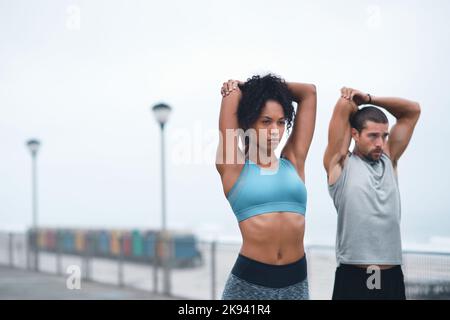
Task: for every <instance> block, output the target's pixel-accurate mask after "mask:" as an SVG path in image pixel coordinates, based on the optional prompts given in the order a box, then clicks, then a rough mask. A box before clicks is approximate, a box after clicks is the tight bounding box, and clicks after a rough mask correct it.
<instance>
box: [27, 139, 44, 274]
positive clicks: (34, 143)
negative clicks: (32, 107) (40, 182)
mask: <svg viewBox="0 0 450 320" xmlns="http://www.w3.org/2000/svg"><path fill="white" fill-rule="evenodd" d="M26 145H27V147H28V149H29V150H30V153H31V161H32V178H31V182H32V212H33V216H32V230H33V232H32V235H33V238H32V239H33V241H34V270H35V271H38V268H39V255H38V248H37V245H38V243H37V228H38V208H37V172H36V171H37V170H36V159H37V153H38V151H39V147H40V146H41V142H40V141H39V140H36V139H31V140H28V141H27V143H26Z"/></svg>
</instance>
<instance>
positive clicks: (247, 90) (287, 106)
mask: <svg viewBox="0 0 450 320" xmlns="http://www.w3.org/2000/svg"><path fill="white" fill-rule="evenodd" d="M239 88H240V89H241V92H242V96H241V99H240V101H239V106H238V111H237V117H238V121H239V126H240V128H242V129H243V130H244V131H245V130H247V129H249V128H250V127H251V126H252V125H253V124H254V123H255V122H256V120H257V119H258V117H259V116H260V114H261V110H262V109H263V107H264V106H265V104H266V102H267V101H268V100H274V101H276V102H278V103H279V104H280V105H281V106H282V107H283V111H284V117H285V119H286V129H287V132H288V133H289V129H290V128H291V126H292V121H293V119H294V116H295V111H294V107H293V105H292V102H293V99H292V95H291V93H290V91H289V89H288V87H287V84H286V81H285V80H284V79H281V78H280V77H277V76H275V75H273V74H267V75H265V76H263V77H261V76H259V75H255V76H253V77H251V78H249V79H247V81H246V82H245V83H243V84H241V85H239Z"/></svg>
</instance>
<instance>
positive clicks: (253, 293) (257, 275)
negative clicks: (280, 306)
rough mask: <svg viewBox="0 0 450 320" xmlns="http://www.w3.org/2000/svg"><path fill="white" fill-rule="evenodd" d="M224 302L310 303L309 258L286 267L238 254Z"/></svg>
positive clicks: (226, 288) (228, 281)
mask: <svg viewBox="0 0 450 320" xmlns="http://www.w3.org/2000/svg"><path fill="white" fill-rule="evenodd" d="M222 299H223V300H255V299H257V300H308V299H309V293H308V279H307V264H306V257H305V256H304V257H303V258H301V259H299V260H298V261H296V262H293V263H289V264H285V265H272V264H267V263H263V262H260V261H256V260H253V259H251V258H248V257H246V256H243V255H241V254H239V256H238V258H237V260H236V262H235V264H234V266H233V270H232V271H231V274H230V276H229V277H228V280H227V283H226V284H225V289H224V291H223V294H222Z"/></svg>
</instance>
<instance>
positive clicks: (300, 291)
mask: <svg viewBox="0 0 450 320" xmlns="http://www.w3.org/2000/svg"><path fill="white" fill-rule="evenodd" d="M222 300H309V292H308V279H305V280H303V281H301V282H299V283H296V284H293V285H290V286H287V287H284V288H269V287H264V286H260V285H257V284H253V283H250V282H247V281H245V280H242V279H240V278H238V277H236V276H235V275H234V274H230V276H229V277H228V280H227V283H226V284H225V289H224V290H223V294H222Z"/></svg>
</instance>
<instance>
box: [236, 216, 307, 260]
mask: <svg viewBox="0 0 450 320" xmlns="http://www.w3.org/2000/svg"><path fill="white" fill-rule="evenodd" d="M239 228H240V229H241V234H242V238H243V244H242V247H241V251H240V254H242V255H244V256H246V257H248V258H250V259H253V260H256V261H259V262H263V263H267V264H274V265H283V264H289V263H292V262H295V261H298V260H300V259H301V258H302V257H303V256H304V255H305V252H304V247H303V237H304V234H305V217H304V216H303V215H301V214H298V213H295V212H271V213H264V214H260V215H257V216H253V217H251V218H248V219H246V220H244V221H241V222H240V223H239Z"/></svg>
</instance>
